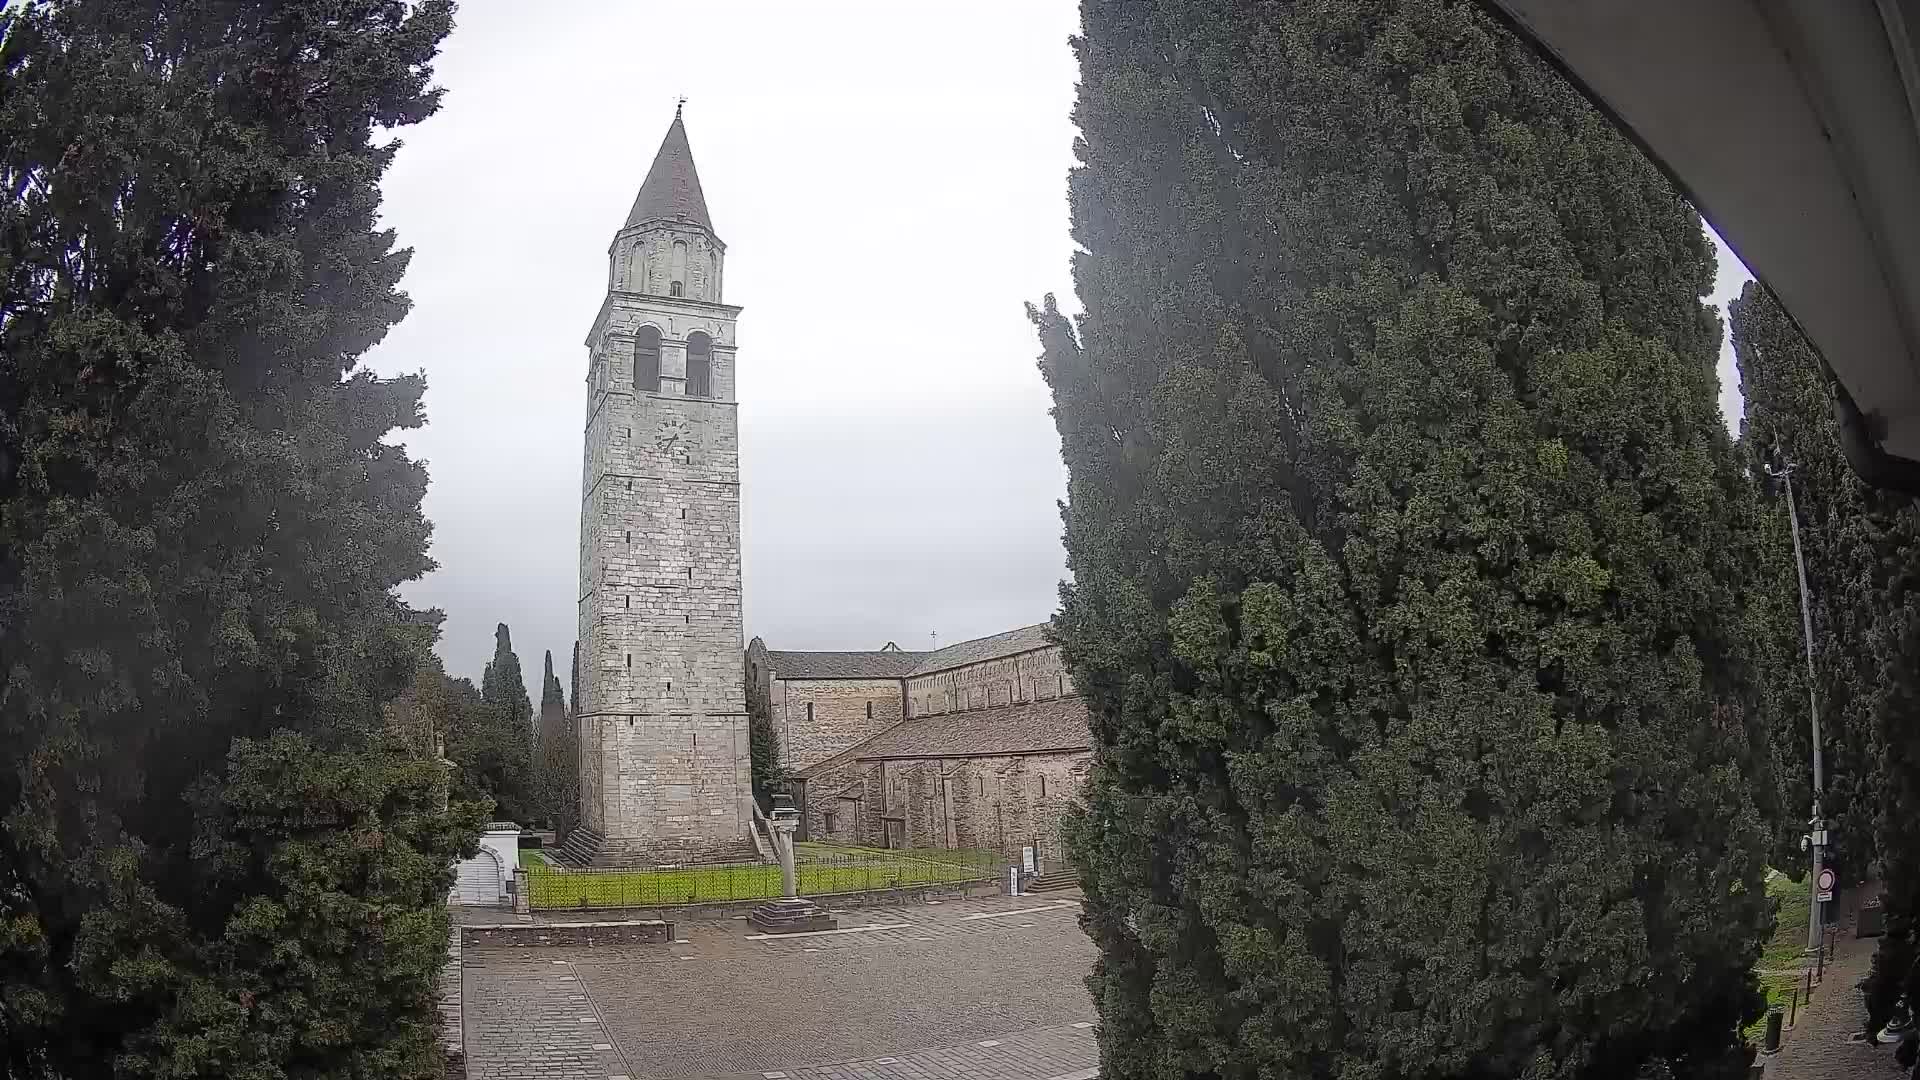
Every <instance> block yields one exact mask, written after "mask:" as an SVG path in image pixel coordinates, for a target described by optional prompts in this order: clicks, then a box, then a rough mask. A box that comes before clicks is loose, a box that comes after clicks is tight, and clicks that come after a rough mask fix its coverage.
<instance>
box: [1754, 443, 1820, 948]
mask: <svg viewBox="0 0 1920 1080" xmlns="http://www.w3.org/2000/svg"><path fill="white" fill-rule="evenodd" d="M1767 475H1769V476H1772V477H1774V478H1776V479H1778V480H1779V481H1780V482H1781V484H1782V485H1784V486H1785V487H1786V489H1787V524H1788V526H1789V527H1790V528H1791V529H1792V531H1793V566H1794V569H1795V571H1797V572H1798V574H1799V576H1800V633H1801V637H1802V638H1803V639H1804V641H1805V644H1806V653H1807V719H1808V721H1809V722H1810V723H1811V724H1812V727H1813V816H1812V817H1811V818H1809V819H1808V821H1807V848H1808V850H1810V851H1811V852H1812V853H1813V877H1812V878H1810V879H1809V880H1808V882H1807V884H1808V886H1809V888H1810V890H1811V891H1812V903H1811V904H1810V905H1809V908H1808V913H1807V951H1808V952H1817V951H1819V949H1820V924H1821V921H1822V920H1821V918H1820V894H1819V891H1818V890H1819V888H1820V863H1821V856H1822V855H1823V853H1824V849H1825V848H1826V846H1827V827H1826V823H1825V822H1824V821H1822V820H1820V795H1821V793H1822V792H1823V791H1824V790H1825V789H1826V781H1825V777H1824V776H1823V775H1822V772H1821V767H1820V706H1819V704H1818V702H1817V701H1815V699H1814V688H1813V607H1812V602H1811V601H1810V600H1809V599H1808V596H1807V560H1806V557H1805V556H1804V555H1802V554H1801V552H1800V511H1799V509H1798V508H1797V507H1796V506H1795V505H1794V501H1793V462H1791V461H1788V462H1785V463H1784V464H1783V465H1781V466H1780V467H1779V468H1774V467H1772V466H1768V467H1767Z"/></svg>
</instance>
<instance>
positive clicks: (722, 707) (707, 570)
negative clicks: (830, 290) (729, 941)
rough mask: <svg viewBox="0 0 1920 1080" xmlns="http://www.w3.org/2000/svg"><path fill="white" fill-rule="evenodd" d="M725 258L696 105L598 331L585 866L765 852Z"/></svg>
mask: <svg viewBox="0 0 1920 1080" xmlns="http://www.w3.org/2000/svg"><path fill="white" fill-rule="evenodd" d="M725 258H726V245H725V244H723V243H721V241H720V236H719V234H718V233H717V232H715V231H714V227H713V221H712V219H711V218H709V217H708V215H707V202H706V197H705V195H704V194H703V193H702V192H701V190H700V176H699V173H697V172H696V171H695V170H694V167H693V151H692V148H691V147H690V146H689V145H688V143H687V128H686V124H685V123H684V122H683V121H682V119H681V117H680V113H679V110H677V109H676V110H675V112H674V117H673V124H672V126H671V127H669V128H668V129H667V137H666V139H665V140H663V141H662V142H661V144H660V150H659V152H658V153H657V154H656V155H655V156H654V159H653V167H652V168H651V169H649V170H648V171H647V178H646V181H645V182H644V183H642V184H641V185H640V194H639V195H638V197H636V198H635V199H634V201H633V209H632V210H630V211H629V212H628V213H627V219H626V223H625V224H624V225H622V226H621V227H620V229H619V231H618V232H616V233H615V234H614V237H613V244H612V246H611V247H609V248H608V251H607V293H606V298H605V299H604V300H603V301H602V302H601V304H600V313H599V315H598V316H596V317H595V319H594V321H593V328H592V330H590V331H589V332H588V334H587V340H586V345H587V415H586V438H585V458H584V463H583V468H582V477H581V480H582V487H581V496H580V588H579V591H580V625H579V636H580V666H581V671H580V686H581V694H580V696H581V701H580V704H579V708H578V716H577V717H576V724H577V725H578V735H579V742H580V801H581V815H580V820H581V826H582V827H581V828H579V829H577V830H576V835H575V837H572V838H570V839H569V842H568V844H567V848H566V851H567V854H568V856H569V857H570V858H572V859H573V860H575V861H577V862H582V863H591V864H596V865H622V864H642V863H668V862H682V861H686V860H689V859H701V858H713V857H721V856H730V855H737V854H750V853H751V852H752V851H753V846H752V840H751V838H750V835H749V830H750V829H751V828H752V816H751V815H752V809H751V799H752V794H751V789H750V783H749V779H748V749H747V711H746V697H745V691H744V687H743V679H742V672H741V649H742V639H741V604H740V439H739V423H738V417H737V413H736V408H735V401H734V323H735V320H736V319H738V318H739V315H740V309H739V308H737V307H730V306H728V305H727V304H725V303H722V301H721V282H722V272H723V267H724V264H725Z"/></svg>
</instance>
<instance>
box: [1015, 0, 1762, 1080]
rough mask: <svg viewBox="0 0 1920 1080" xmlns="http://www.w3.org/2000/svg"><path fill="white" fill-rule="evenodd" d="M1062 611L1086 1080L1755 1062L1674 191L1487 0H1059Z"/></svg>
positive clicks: (1743, 757) (1693, 229)
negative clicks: (1071, 729) (1088, 1015)
mask: <svg viewBox="0 0 1920 1080" xmlns="http://www.w3.org/2000/svg"><path fill="white" fill-rule="evenodd" d="M1082 10H1083V25H1084V37H1083V38H1080V39H1078V40H1077V41H1076V43H1075V47H1076V49H1077V52H1078V56H1079V62H1080V75H1081V81H1080V92H1079V100H1078V104H1077V106H1076V110H1075V114H1074V118H1075V120H1076V122H1077V124H1078V126H1079V129H1080V132H1081V139H1080V141H1079V142H1078V143H1077V144H1076V152H1077V154H1078V157H1079V161H1080V164H1079V166H1078V167H1077V168H1076V169H1075V170H1074V173H1073V175H1072V179H1071V182H1070V194H1071V202H1072V216H1073V230H1074V236H1075V238H1076V240H1077V241H1078V243H1079V244H1080V246H1081V248H1082V250H1081V251H1080V253H1079V254H1078V255H1076V257H1075V263H1074V278H1075V284H1076V286H1077V289H1078V291H1079V295H1080V298H1081V301H1082V303H1083V305H1084V308H1085V314H1084V316H1083V317H1082V318H1081V319H1080V320H1079V321H1078V323H1077V324H1076V323H1075V322H1073V321H1071V320H1068V319H1066V318H1065V317H1063V316H1062V315H1061V314H1060V313H1059V311H1058V310H1057V309H1055V307H1054V306H1053V304H1052V303H1051V302H1049V303H1048V304H1047V306H1046V307H1045V308H1044V309H1043V310H1039V311H1036V312H1034V317H1035V320H1036V323H1037V324H1038V327H1039V329H1040V332H1041V337H1042V342H1043V347H1044V358H1043V361H1042V366H1043V370H1044V372H1045V374H1046V377H1047V379H1048V381H1049V383H1050V384H1051V386H1052V388H1053V392H1054V402H1055V417H1056V421H1057V423H1058V426H1059V429H1060V434H1061V442H1062V448H1063V453H1064V456H1065V458H1066V461H1067V464H1068V466H1069V469H1070V480H1069V504H1068V507H1067V510H1066V513H1065V523H1066V544H1067V551H1068V557H1069V564H1070V567H1071V569H1072V573H1073V582H1072V584H1071V585H1069V586H1066V587H1064V588H1063V591H1062V602H1063V606H1062V611H1061V614H1060V615H1059V617H1058V619H1057V621H1056V631H1057V633H1058V634H1059V636H1060V638H1061V640H1062V642H1063V645H1064V647H1065V650H1066V654H1067V658H1068V660H1069V663H1070V664H1071V665H1072V668H1073V671H1074V675H1075V680H1076V683H1077V685H1079V686H1080V687H1081V689H1082V691H1083V692H1084V693H1085V694H1086V695H1087V697H1088V699H1089V703H1090V709H1091V712H1092V723H1093V733H1094V741H1095V747H1096V767H1095V769H1094V772H1093V777H1092V780H1091V782H1090V787H1089V791H1088V798H1087V803H1088V805H1087V810H1086V812H1085V814H1084V815H1083V816H1082V817H1081V818H1080V819H1079V821H1078V822H1077V823H1076V825H1075V827H1074V829H1073V834H1072V837H1073V838H1072V846H1073V850H1074V855H1075V859H1076V862H1077V863H1078V865H1079V867H1080V870H1081V874H1082V880H1083V882H1084V884H1085V886H1086V889H1087V893H1088V900H1087V906H1086V912H1085V916H1084V922H1085V925H1086V926H1087V928H1088V930H1089V932H1090V933H1091V934H1092V936H1093V937H1094V939H1095V941H1096V943H1097V944H1098V946H1099V948H1100V960H1099V963H1098V965H1097V967H1096V971H1095V974H1094V975H1093V976H1092V979H1091V986H1092V989H1093V992H1094V998H1095V1001H1096V1002H1097V1003H1098V1005H1099V1008H1100V1011H1101V1015H1102V1020H1103V1024H1102V1028H1101V1045H1102V1075H1104V1076H1112V1077H1116V1078H1125V1080H1132V1078H1143V1077H1153V1078H1173V1077H1184V1076H1210V1077H1255V1076H1259V1077H1264V1078H1283V1077H1301V1078H1305V1077H1336V1076H1422V1077H1444V1076H1456V1077H1469V1076H1472V1077H1482V1076H1519V1075H1528V1076H1540V1077H1602V1076H1605V1077H1620V1076H1634V1075H1636V1074H1646V1075H1654V1074H1659V1073H1662V1072H1667V1071H1671V1073H1673V1074H1675V1075H1688V1076H1695V1077H1733V1076H1738V1075H1741V1073H1742V1070H1743V1068H1744V1064H1745V1056H1746V1052H1745V1051H1744V1049H1743V1048H1742V1047H1741V1045H1740V1043H1739V1041H1738V1027H1739V1025H1740V1023H1741V1022H1742V1021H1743V1020H1745V1019H1748V1018H1750V1017H1752V1016H1754V1015H1756V1014H1757V1011H1758V1007H1759V996H1758V994H1757V992H1756V990H1755V988H1754V985H1753V981H1752V977H1751V975H1750V974H1749V970H1748V969H1749V967H1750V965H1751V963H1752V962H1753V961H1754V960H1755V959H1756V958H1757V955H1758V951H1759V942H1760V939H1761V938H1762V936H1763V935H1764V933H1765V930H1766V926H1767V922H1768V911H1767V906H1766V900H1765V896H1764V892H1763V890H1762V887H1761V875H1762V872H1763V869H1764V857H1765V847H1766V829H1765V822H1764V820H1763V814H1762V807H1760V806H1757V805H1756V795H1755V792H1765V791H1769V790H1771V786H1772V784H1773V782H1774V781H1773V777H1772V776H1771V775H1770V772H1769V769H1770V764H1769V760H1768V753H1767V746H1766V729H1765V724H1764V723H1763V719H1762V717H1760V716H1759V714H1758V709H1757V706H1758V705H1759V703H1760V697H1759V694H1758V693H1757V691H1756V690H1755V686H1756V681H1755V677H1754V673H1753V670H1752V667H1753V664H1752V660H1753V649H1754V647H1753V645H1752V641H1751V639H1752V637H1753V634H1754V629H1753V627H1752V626H1751V625H1750V623H1751V622H1752V620H1753V614H1752V612H1750V611H1748V610H1747V609H1745V608H1744V607H1743V606H1742V604H1741V599H1740V597H1741V594H1740V589H1739V585H1740V583H1741V582H1742V580H1743V579H1744V578H1745V577H1746V576H1748V575H1749V573H1750V572H1752V571H1754V570H1755V569H1756V568H1757V567H1758V566H1759V561H1758V560H1759V555H1758V553H1757V552H1756V550H1755V541H1754V536H1755V524H1756V522H1755V501H1754V493H1753V491H1752V485H1751V482H1750V481H1749V480H1747V479H1746V477H1745V476H1744V474H1743V472H1742V470H1741V468H1740V467H1739V463H1738V461H1737V458H1736V455H1735V451H1734V448H1733V446H1732V444H1731V441H1730V439H1729V438H1728V436H1727V433H1726V430H1725V427H1724V425H1723V423H1722V420H1721V417H1720V415H1719V412H1718V407H1717V404H1716V395H1717V391H1718V385H1717V380H1716V378H1715V374H1714V365H1715V356H1716V353H1717V344H1718V338H1719V325H1718V321H1717V320H1716V319H1715V318H1714V316H1713V314H1712V312H1711V311H1710V310H1709V309H1707V308H1706V307H1704V306H1703V305H1702V303H1701V301H1700V298H1701V297H1702V296H1703V295H1704V294H1705V293H1706V292H1707V291H1708V288H1709V286H1710V285H1711V282H1712V277H1713V272H1714V262H1713V256H1712V252H1711V248H1710V247H1709V245H1708V244H1707V242H1706V239H1705V237H1704V235H1703V233H1702V230H1701V226H1700V222H1699V219H1698V218H1697V217H1696V215H1695V214H1694V213H1693V212H1692V211H1691V210H1690V209H1689V208H1688V207H1687V206H1686V205H1685V204H1684V203H1683V202H1682V201H1681V200H1680V199H1679V198H1678V197H1677V196H1676V195H1675V193H1674V192H1673V191H1672V190H1671V188H1670V187H1669V185H1668V184H1667V183H1666V182H1665V180H1664V179H1663V178H1662V177H1661V176H1660V174H1659V173H1658V172H1657V171H1656V170H1655V169H1653V168H1652V167H1651V166H1650V165H1649V164H1648V163H1647V162H1646V161H1644V160H1643V159H1642V158H1641V157H1640V155H1638V154H1637V153H1636V152H1635V151H1634V149H1633V148H1632V147H1631V146H1630V145H1628V144H1627V143H1626V142H1625V141H1624V140H1623V139H1621V138H1620V136H1619V135H1618V134H1617V133H1616V132H1615V131H1614V130H1612V128H1611V127H1610V126H1609V124H1608V123H1607V122H1606V121H1605V120H1604V119H1603V118H1601V117H1600V116H1598V115H1597V114H1596V113H1595V112H1594V110H1593V109H1592V108H1591V107H1590V106H1589V105H1588V104H1587V103H1586V102H1585V101H1584V100H1583V99H1582V98H1581V97H1580V96H1579V95H1578V94H1577V93H1575V92H1574V91H1573V90H1571V89H1570V88H1569V87H1567V86H1566V85H1565V84H1564V83H1563V82H1562V81H1561V80H1559V79H1558V78H1557V77H1556V76H1555V75H1554V74H1553V73H1552V72H1551V71H1550V70H1548V69H1547V68H1546V67H1545V66H1544V65H1543V64H1541V63H1540V62H1539V61H1538V60H1537V59H1536V58H1535V57H1533V56H1532V55H1531V54H1530V52H1529V51H1528V50H1527V49H1526V48H1525V47H1524V46H1522V45H1521V44H1520V43H1519V42H1517V41H1515V40H1514V39H1512V38H1511V37H1510V36H1509V35H1508V34H1506V33H1505V32H1504V31H1502V30H1501V29H1499V28H1498V27H1496V26H1495V25H1494V24H1492V23H1491V22H1490V21H1489V20H1488V19H1487V18H1486V17H1485V16H1484V15H1482V14H1481V13H1480V12H1479V11H1478V9H1477V8H1475V7H1474V6H1472V5H1467V4H1459V3H1449V2H1445V0H1338V2H1335V0H1297V2H1292V3H1287V2H1279V3H1261V4H1250V3H1242V2H1236V0H1195V2H1189V3H1183V4H1177V5H1176V4H1165V3H1160V2H1157V0H1086V2H1085V3H1083V8H1082Z"/></svg>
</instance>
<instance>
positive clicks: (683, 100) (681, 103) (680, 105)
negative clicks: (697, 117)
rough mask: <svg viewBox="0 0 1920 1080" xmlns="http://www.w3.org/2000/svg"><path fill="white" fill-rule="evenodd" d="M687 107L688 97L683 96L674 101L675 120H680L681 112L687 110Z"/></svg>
mask: <svg viewBox="0 0 1920 1080" xmlns="http://www.w3.org/2000/svg"><path fill="white" fill-rule="evenodd" d="M686 105H687V95H685V94H681V95H680V96H679V97H677V98H675V99H674V102H673V118H674V119H675V120H678V119H680V110H681V109H684V108H686Z"/></svg>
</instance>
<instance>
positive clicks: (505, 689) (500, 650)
mask: <svg viewBox="0 0 1920 1080" xmlns="http://www.w3.org/2000/svg"><path fill="white" fill-rule="evenodd" d="M480 700H482V701H484V702H486V703H487V704H489V705H492V706H493V707H494V708H497V709H499V710H501V712H502V713H503V714H505V716H506V717H507V719H508V720H510V721H512V722H513V723H514V724H517V725H519V727H520V728H521V729H522V730H525V731H527V732H528V733H529V734H531V732H532V730H533V700H532V699H531V698H529V697H528V696H527V681H526V679H525V678H523V677H522V676H521V674H520V657H519V655H518V654H517V653H515V652H514V651H513V633H512V631H510V630H508V629H507V624H506V623H499V624H497V625H496V626H494V628H493V659H492V660H489V661H487V666H486V669H485V670H484V671H482V672H481V675H480Z"/></svg>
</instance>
